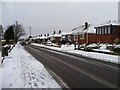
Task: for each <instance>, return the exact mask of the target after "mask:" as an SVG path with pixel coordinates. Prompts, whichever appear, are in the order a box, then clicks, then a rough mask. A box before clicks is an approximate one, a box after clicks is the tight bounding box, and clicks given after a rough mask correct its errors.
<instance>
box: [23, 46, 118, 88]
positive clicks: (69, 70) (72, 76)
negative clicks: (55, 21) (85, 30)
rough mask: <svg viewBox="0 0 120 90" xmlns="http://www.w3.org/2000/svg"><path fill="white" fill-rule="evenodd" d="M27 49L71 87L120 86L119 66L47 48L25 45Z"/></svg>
mask: <svg viewBox="0 0 120 90" xmlns="http://www.w3.org/2000/svg"><path fill="white" fill-rule="evenodd" d="M24 47H25V49H26V50H27V51H28V52H29V53H30V54H32V55H33V56H34V57H35V58H36V59H38V60H39V61H40V62H41V63H42V64H43V65H44V66H45V67H47V68H49V69H50V70H52V71H53V72H54V73H55V74H56V75H57V76H59V77H60V78H61V79H62V80H63V81H64V82H65V83H66V84H67V85H68V87H69V88H118V86H119V85H118V81H120V80H118V79H119V78H118V71H119V69H118V67H117V66H114V65H109V64H106V63H101V62H100V63H98V62H94V61H93V60H92V59H89V58H84V57H77V56H74V55H69V54H65V53H62V52H57V51H53V50H50V49H47V48H43V47H39V46H34V45H25V46H24Z"/></svg>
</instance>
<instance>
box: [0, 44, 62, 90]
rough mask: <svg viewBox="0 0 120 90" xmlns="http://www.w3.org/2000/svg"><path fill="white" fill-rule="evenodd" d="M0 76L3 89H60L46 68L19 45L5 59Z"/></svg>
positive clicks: (0, 68)
mask: <svg viewBox="0 0 120 90" xmlns="http://www.w3.org/2000/svg"><path fill="white" fill-rule="evenodd" d="M1 72H2V73H1ZM0 74H2V79H1V80H2V82H0V83H2V88H60V86H59V85H58V84H57V82H56V81H55V80H54V79H53V77H52V76H51V75H50V74H49V73H48V72H47V71H46V69H45V68H44V66H43V65H42V64H41V63H40V62H39V61H37V60H36V59H35V58H34V57H32V56H31V55H30V54H29V53H28V52H27V51H25V50H24V48H23V47H22V46H21V45H19V44H17V45H16V46H15V47H14V48H13V50H12V51H11V52H10V54H9V56H7V57H5V60H4V62H3V65H2V66H1V67H0Z"/></svg>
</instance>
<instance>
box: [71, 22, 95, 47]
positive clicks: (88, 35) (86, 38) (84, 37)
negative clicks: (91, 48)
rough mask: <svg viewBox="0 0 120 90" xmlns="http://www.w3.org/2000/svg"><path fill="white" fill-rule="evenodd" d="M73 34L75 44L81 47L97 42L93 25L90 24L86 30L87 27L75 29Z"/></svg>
mask: <svg viewBox="0 0 120 90" xmlns="http://www.w3.org/2000/svg"><path fill="white" fill-rule="evenodd" d="M72 34H73V35H74V40H75V42H76V43H77V44H79V45H80V44H85V43H86V44H89V43H94V42H95V40H96V38H95V36H96V31H95V29H94V26H93V25H91V24H88V28H85V25H82V26H80V27H78V28H75V29H74V30H73V31H72Z"/></svg>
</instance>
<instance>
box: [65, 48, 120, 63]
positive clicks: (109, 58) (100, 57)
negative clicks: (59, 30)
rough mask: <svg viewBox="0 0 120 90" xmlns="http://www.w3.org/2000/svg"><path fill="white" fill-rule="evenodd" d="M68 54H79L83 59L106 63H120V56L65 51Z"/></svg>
mask: <svg viewBox="0 0 120 90" xmlns="http://www.w3.org/2000/svg"><path fill="white" fill-rule="evenodd" d="M67 52H69V53H74V54H79V55H82V56H85V57H89V58H93V59H98V60H103V61H106V62H112V63H120V60H119V59H120V56H117V55H108V54H103V53H95V52H85V51H80V50H73V51H67Z"/></svg>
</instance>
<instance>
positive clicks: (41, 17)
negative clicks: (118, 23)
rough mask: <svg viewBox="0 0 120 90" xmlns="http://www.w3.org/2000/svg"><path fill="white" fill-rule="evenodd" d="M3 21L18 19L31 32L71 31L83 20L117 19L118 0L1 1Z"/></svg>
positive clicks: (35, 33) (5, 22) (95, 23)
mask: <svg viewBox="0 0 120 90" xmlns="http://www.w3.org/2000/svg"><path fill="white" fill-rule="evenodd" d="M2 10H3V14H2V15H3V17H2V18H3V19H2V21H3V25H4V26H7V25H9V24H13V23H14V21H15V20H18V21H19V22H21V23H22V24H23V26H24V27H25V30H26V32H27V33H28V31H29V30H28V29H29V26H31V27H32V35H39V34H45V33H53V31H54V30H56V31H58V30H59V29H61V30H63V31H71V30H72V29H73V28H74V27H78V26H80V25H81V24H83V23H84V22H85V21H88V22H89V23H91V24H93V25H98V24H101V23H104V22H107V21H108V20H117V19H118V3H117V2H71V3H70V2H66V3H65V2H16V3H12V2H3V8H2Z"/></svg>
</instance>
